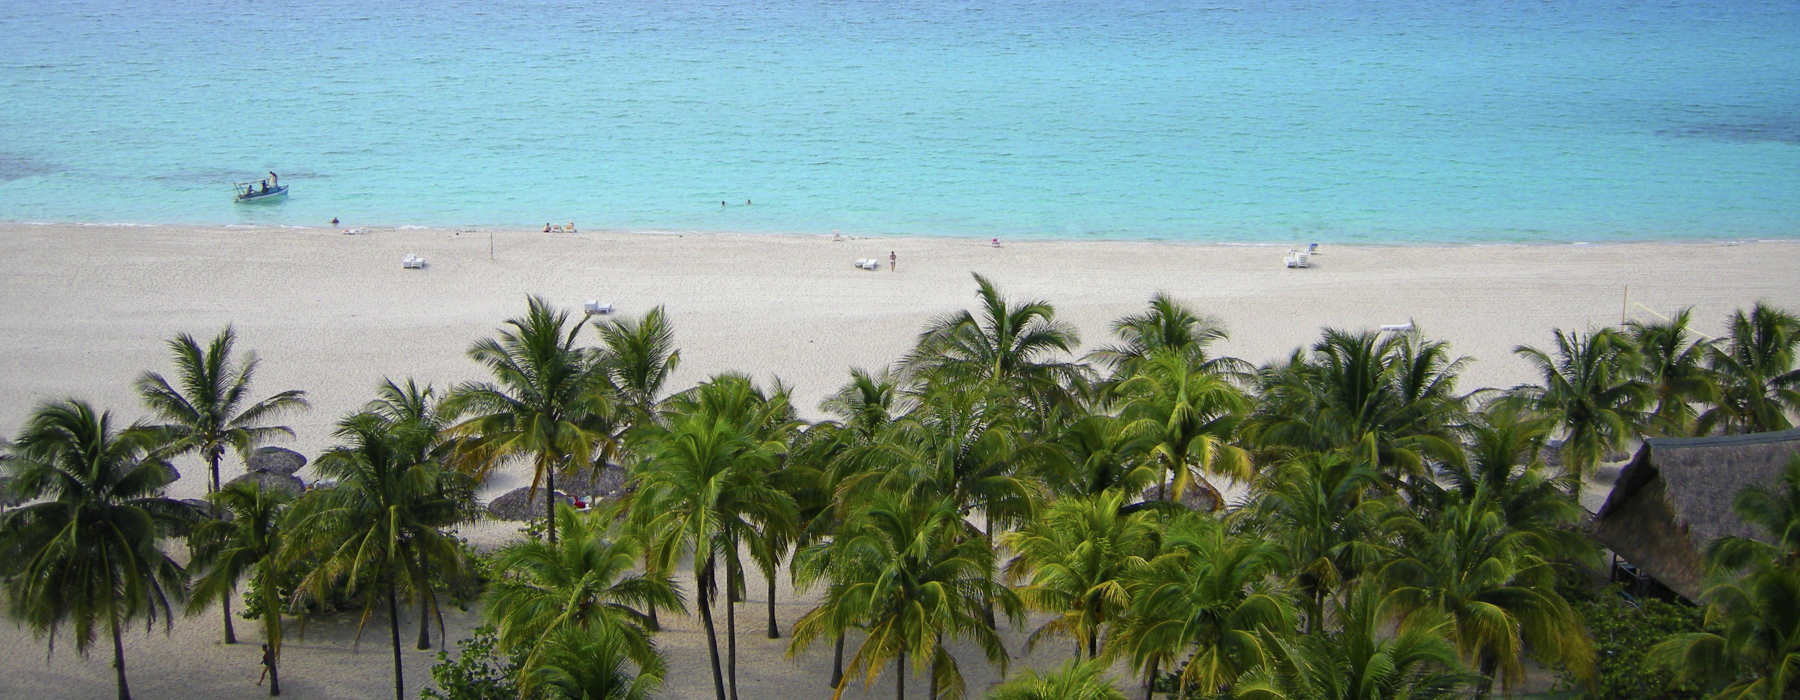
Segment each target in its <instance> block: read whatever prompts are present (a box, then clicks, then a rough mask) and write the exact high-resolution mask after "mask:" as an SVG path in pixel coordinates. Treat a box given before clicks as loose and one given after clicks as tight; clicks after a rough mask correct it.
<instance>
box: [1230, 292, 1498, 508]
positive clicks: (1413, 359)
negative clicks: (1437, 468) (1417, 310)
mask: <svg viewBox="0 0 1800 700" xmlns="http://www.w3.org/2000/svg"><path fill="white" fill-rule="evenodd" d="M1466 362H1467V358H1462V357H1456V358H1452V357H1451V356H1450V354H1449V346H1448V345H1446V344H1444V343H1443V342H1440V341H1430V340H1423V339H1420V338H1418V337H1416V336H1415V335H1413V334H1395V335H1389V336H1387V337H1385V338H1384V337H1381V335H1380V334H1377V333H1368V332H1364V333H1349V332H1345V331H1340V330H1336V329H1331V328H1327V329H1325V333H1324V336H1323V337H1322V338H1320V340H1319V341H1318V342H1317V343H1314V344H1313V346H1312V352H1311V355H1310V356H1309V355H1307V354H1305V353H1301V352H1299V351H1296V352H1295V353H1294V355H1293V357H1292V358H1290V360H1289V361H1288V362H1287V363H1286V364H1283V365H1275V366H1271V367H1265V368H1264V369H1263V370H1262V371H1261V373H1260V378H1259V384H1260V385H1261V388H1262V395H1263V400H1262V402H1261V406H1260V407H1259V410H1258V416H1257V417H1256V419H1255V420H1253V421H1252V424H1251V425H1250V426H1248V433H1249V436H1250V437H1251V438H1252V439H1253V440H1254V441H1255V442H1258V443H1260V444H1262V445H1264V446H1265V447H1267V446H1278V447H1284V448H1287V449H1289V450H1292V449H1301V450H1319V451H1323V450H1362V451H1364V452H1365V453H1367V454H1366V456H1364V457H1363V459H1365V460H1366V461H1368V462H1369V463H1370V464H1374V465H1379V466H1380V467H1381V468H1382V469H1384V470H1385V471H1387V472H1388V474H1389V477H1390V479H1393V480H1396V481H1397V480H1398V479H1400V478H1401V477H1403V476H1419V475H1423V474H1424V473H1425V464H1426V462H1427V461H1432V462H1438V463H1443V462H1454V461H1456V460H1459V459H1461V451H1460V450H1459V449H1458V446H1457V444H1456V440H1455V439H1454V435H1453V434H1452V429H1451V427H1452V426H1453V425H1455V424H1456V423H1457V422H1458V421H1459V419H1460V417H1461V416H1462V414H1463V413H1464V410H1465V408H1464V403H1465V401H1466V397H1464V396H1461V395H1458V394H1456V393H1455V390H1456V379H1457V377H1458V375H1459V374H1460V372H1461V369H1462V367H1463V365H1464V364H1465V363H1466Z"/></svg>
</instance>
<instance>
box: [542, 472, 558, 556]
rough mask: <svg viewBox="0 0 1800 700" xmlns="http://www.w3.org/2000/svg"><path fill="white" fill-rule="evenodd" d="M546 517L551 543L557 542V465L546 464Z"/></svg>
mask: <svg viewBox="0 0 1800 700" xmlns="http://www.w3.org/2000/svg"><path fill="white" fill-rule="evenodd" d="M544 519H545V521H546V522H547V523H548V524H549V525H550V544H551V545H555V544H556V466H555V465H553V464H548V465H545V466H544Z"/></svg>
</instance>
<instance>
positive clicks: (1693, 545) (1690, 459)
mask: <svg viewBox="0 0 1800 700" xmlns="http://www.w3.org/2000/svg"><path fill="white" fill-rule="evenodd" d="M1796 454H1800V430H1787V431H1782V432H1774V433H1755V434H1751V435H1732V436H1726V437H1708V438H1686V439H1651V440H1646V441H1644V446H1643V447H1642V448H1640V449H1639V450H1638V452H1637V456H1636V457H1634V458H1633V459H1632V460H1631V463H1630V464H1627V465H1625V469H1624V471H1622V472H1620V473H1619V480H1618V482H1617V483H1615V484H1613V490H1612V493H1611V494H1610V495H1608V496H1607V497H1606V505H1604V506H1601V508H1600V512H1599V514H1597V515H1595V516H1594V521H1593V532H1594V539H1596V540H1599V541H1600V543H1601V544H1604V545H1606V546H1607V547H1608V548H1610V549H1612V550H1613V551H1614V552H1617V553H1618V555H1619V556H1621V557H1624V558H1625V559H1626V560H1628V561H1630V562H1631V563H1632V564H1635V565H1637V567H1638V568H1639V569H1641V570H1642V571H1643V572H1644V573H1646V574H1649V575H1650V576H1652V577H1654V578H1655V579H1656V580H1658V581H1661V582H1662V583H1663V585H1665V586H1668V587H1669V588H1670V589H1671V590H1674V591H1675V592H1677V593H1680V594H1681V595H1683V596H1686V597H1687V598H1688V599H1690V600H1693V599H1698V598H1699V596H1700V593H1701V591H1703V590H1705V587H1706V562H1705V556H1704V552H1705V551H1706V546H1707V544H1708V543H1710V542H1712V541H1713V540H1714V539H1716V538H1718V537H1721V536H1724V535H1736V536H1738V537H1748V538H1755V539H1761V540H1767V539H1768V537H1769V535H1768V533H1765V532H1762V531H1761V530H1758V529H1756V528H1753V527H1751V526H1750V525H1749V524H1748V523H1745V522H1744V521H1743V520H1741V519H1739V518H1738V517H1737V515H1736V514H1735V513H1732V512H1731V502H1732V500H1733V499H1735V498H1737V494H1738V492H1739V491H1742V490H1743V489H1744V487H1746V486H1750V485H1752V484H1755V485H1762V486H1770V487H1772V486H1774V485H1775V484H1777V483H1779V482H1780V480H1781V474H1782V470H1783V468H1785V467H1786V466H1787V463H1788V461H1789V460H1791V459H1793V458H1794V456H1795V455H1796Z"/></svg>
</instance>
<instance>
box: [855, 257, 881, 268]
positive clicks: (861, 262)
mask: <svg viewBox="0 0 1800 700" xmlns="http://www.w3.org/2000/svg"><path fill="white" fill-rule="evenodd" d="M856 267H857V269H860V270H879V269H881V261H879V260H876V259H874V258H857V259H856Z"/></svg>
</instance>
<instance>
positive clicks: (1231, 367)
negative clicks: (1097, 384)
mask: <svg viewBox="0 0 1800 700" xmlns="http://www.w3.org/2000/svg"><path fill="white" fill-rule="evenodd" d="M1112 331H1113V335H1116V336H1118V337H1119V340H1120V341H1121V342H1119V343H1117V344H1114V345H1106V346H1102V347H1100V348H1099V349H1097V350H1094V351H1093V352H1090V353H1088V355H1087V359H1088V360H1091V361H1094V362H1097V363H1099V364H1100V365H1102V366H1104V367H1106V368H1107V370H1108V371H1110V372H1111V376H1112V378H1113V380H1114V381H1122V380H1124V379H1125V378H1127V377H1130V376H1131V375H1133V374H1137V370H1138V367H1139V366H1140V365H1141V364H1142V363H1143V362H1144V361H1146V360H1148V359H1149V358H1150V355H1152V354H1153V353H1156V352H1159V351H1169V352H1174V353H1176V354H1178V355H1181V356H1182V357H1183V358H1185V359H1186V361H1187V364H1189V365H1191V366H1193V367H1194V368H1196V369H1201V370H1205V371H1207V372H1209V373H1212V374H1218V375H1221V376H1225V377H1228V378H1231V379H1234V380H1235V379H1247V378H1249V377H1250V374H1251V372H1252V371H1253V370H1254V367H1252V366H1251V365H1250V363H1247V362H1244V361H1243V360H1240V359H1238V358H1235V357H1229V356H1222V357H1211V356H1209V355H1208V354H1207V350H1208V348H1210V347H1211V346H1212V344H1213V343H1217V342H1219V341H1222V340H1225V339H1227V338H1228V337H1229V336H1228V335H1227V334H1226V333H1225V327H1224V326H1223V325H1221V324H1220V322H1219V320H1218V319H1216V318H1213V317H1211V316H1206V315H1203V314H1200V313H1198V312H1196V311H1194V310H1193V309H1190V308H1188V307H1187V306H1186V305H1185V304H1182V303H1181V302H1179V301H1176V300H1175V299H1174V297H1171V296H1169V295H1168V294H1166V293H1164V292H1157V293H1156V294H1154V295H1152V296H1151V297H1150V304H1149V306H1148V308H1146V309H1144V310H1143V311H1140V312H1138V313H1135V314H1130V315H1128V316H1125V317H1122V318H1120V319H1118V320H1115V321H1113V323H1112Z"/></svg>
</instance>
